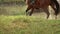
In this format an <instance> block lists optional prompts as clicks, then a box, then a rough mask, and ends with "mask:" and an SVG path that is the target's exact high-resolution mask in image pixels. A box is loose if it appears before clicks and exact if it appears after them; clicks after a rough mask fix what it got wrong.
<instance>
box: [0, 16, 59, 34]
mask: <svg viewBox="0 0 60 34" xmlns="http://www.w3.org/2000/svg"><path fill="white" fill-rule="evenodd" d="M0 34H60V20H47V19H42V18H37V17H35V16H31V17H30V16H0Z"/></svg>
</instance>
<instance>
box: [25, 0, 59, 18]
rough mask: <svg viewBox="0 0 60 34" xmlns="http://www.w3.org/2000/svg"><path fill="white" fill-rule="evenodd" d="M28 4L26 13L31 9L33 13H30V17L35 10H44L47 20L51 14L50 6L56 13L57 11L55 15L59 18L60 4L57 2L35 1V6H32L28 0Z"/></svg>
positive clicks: (49, 0)
mask: <svg viewBox="0 0 60 34" xmlns="http://www.w3.org/2000/svg"><path fill="white" fill-rule="evenodd" d="M26 4H27V5H28V7H27V10H26V13H27V12H28V10H30V9H31V12H30V13H29V15H30V16H31V15H32V13H33V11H34V9H39V8H41V9H43V10H44V12H45V13H46V14H47V18H48V17H49V15H50V13H49V11H48V6H49V5H50V6H51V7H52V8H53V9H54V11H55V15H56V16H57V15H58V13H59V11H58V10H59V4H58V2H57V0H35V3H34V4H31V2H30V0H26Z"/></svg>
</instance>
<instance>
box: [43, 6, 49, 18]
mask: <svg viewBox="0 0 60 34" xmlns="http://www.w3.org/2000/svg"><path fill="white" fill-rule="evenodd" d="M44 11H45V13H46V14H47V19H48V18H49V15H50V13H49V10H48V7H47V8H45V9H44Z"/></svg>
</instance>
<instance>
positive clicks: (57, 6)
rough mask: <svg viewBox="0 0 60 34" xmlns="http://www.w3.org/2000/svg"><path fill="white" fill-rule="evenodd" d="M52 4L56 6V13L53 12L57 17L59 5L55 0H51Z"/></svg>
mask: <svg viewBox="0 0 60 34" xmlns="http://www.w3.org/2000/svg"><path fill="white" fill-rule="evenodd" d="M51 1H53V2H54V4H55V5H56V11H55V15H57V14H58V13H59V3H58V1H57V0H51Z"/></svg>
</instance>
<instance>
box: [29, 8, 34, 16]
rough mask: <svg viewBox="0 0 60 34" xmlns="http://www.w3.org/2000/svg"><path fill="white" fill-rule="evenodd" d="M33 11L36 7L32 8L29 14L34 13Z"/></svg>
mask: <svg viewBox="0 0 60 34" xmlns="http://www.w3.org/2000/svg"><path fill="white" fill-rule="evenodd" d="M33 11H34V8H32V9H31V12H30V14H29V16H31V15H32V13H33Z"/></svg>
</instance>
